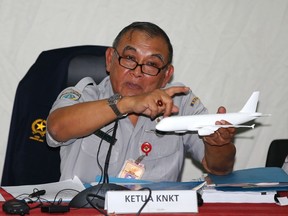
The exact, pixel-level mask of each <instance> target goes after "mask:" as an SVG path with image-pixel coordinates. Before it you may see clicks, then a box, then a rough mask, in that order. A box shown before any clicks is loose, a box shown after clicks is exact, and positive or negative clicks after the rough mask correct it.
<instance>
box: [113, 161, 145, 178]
mask: <svg viewBox="0 0 288 216" xmlns="http://www.w3.org/2000/svg"><path fill="white" fill-rule="evenodd" d="M144 172H145V167H144V165H143V164H140V163H139V164H136V163H135V161H134V160H131V159H130V160H126V161H125V163H124V165H123V167H122V169H121V171H120V173H119V176H118V177H119V178H128V179H141V178H142V176H143V174H144Z"/></svg>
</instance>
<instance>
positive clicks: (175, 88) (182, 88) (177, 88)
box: [164, 86, 190, 97]
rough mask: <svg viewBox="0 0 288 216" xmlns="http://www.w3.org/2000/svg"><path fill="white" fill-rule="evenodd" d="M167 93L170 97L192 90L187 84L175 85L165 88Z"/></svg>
mask: <svg viewBox="0 0 288 216" xmlns="http://www.w3.org/2000/svg"><path fill="white" fill-rule="evenodd" d="M164 91H165V92H166V94H168V95H169V96H170V97H173V96H174V95H175V94H181V93H183V94H186V93H188V92H189V91H190V88H189V87H186V86H173V87H170V88H167V89H164Z"/></svg>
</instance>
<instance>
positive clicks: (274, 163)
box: [266, 139, 288, 167]
mask: <svg viewBox="0 0 288 216" xmlns="http://www.w3.org/2000/svg"><path fill="white" fill-rule="evenodd" d="M287 155H288V139H277V140H273V141H272V142H271V144H270V146H269V149H268V153H267V158H266V167H282V166H283V163H284V161H285V158H286V156H287Z"/></svg>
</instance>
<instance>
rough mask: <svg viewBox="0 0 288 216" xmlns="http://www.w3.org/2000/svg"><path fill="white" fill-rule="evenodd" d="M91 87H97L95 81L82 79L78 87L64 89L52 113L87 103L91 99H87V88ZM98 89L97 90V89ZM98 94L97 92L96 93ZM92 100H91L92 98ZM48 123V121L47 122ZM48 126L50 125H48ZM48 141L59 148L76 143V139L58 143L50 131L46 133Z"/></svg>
mask: <svg viewBox="0 0 288 216" xmlns="http://www.w3.org/2000/svg"><path fill="white" fill-rule="evenodd" d="M91 86H94V87H97V85H96V83H95V82H94V80H93V79H92V78H90V77H85V78H83V79H81V80H80V81H79V82H78V83H77V84H76V86H73V87H68V88H66V89H64V90H63V91H62V92H61V93H60V94H59V95H58V97H57V99H56V101H55V102H54V104H53V106H52V108H51V110H50V113H51V112H53V111H54V110H56V109H59V108H61V107H65V106H72V105H74V104H77V103H82V102H85V101H88V100H89V98H88V97H86V94H87V91H86V90H87V88H90V87H91ZM96 89H97V88H96ZM95 92H96V93H97V90H96V91H95ZM90 100H91V98H90ZM47 122H48V120H47ZM47 124H48V123H47ZM46 140H47V144H48V145H49V146H51V147H59V146H64V145H70V144H72V143H74V142H75V140H76V139H71V140H68V141H67V142H58V141H56V140H54V139H53V138H52V136H51V135H50V134H49V132H48V130H47V132H46Z"/></svg>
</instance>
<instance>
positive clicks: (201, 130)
mask: <svg viewBox="0 0 288 216" xmlns="http://www.w3.org/2000/svg"><path fill="white" fill-rule="evenodd" d="M229 127H235V128H240V127H242V128H254V127H255V124H253V125H235V124H232V125H205V126H199V127H197V128H196V129H197V130H198V134H199V136H208V135H211V134H213V133H214V132H215V131H216V130H218V129H219V128H229ZM188 130H191V131H192V130H195V128H193V129H192V128H188Z"/></svg>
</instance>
